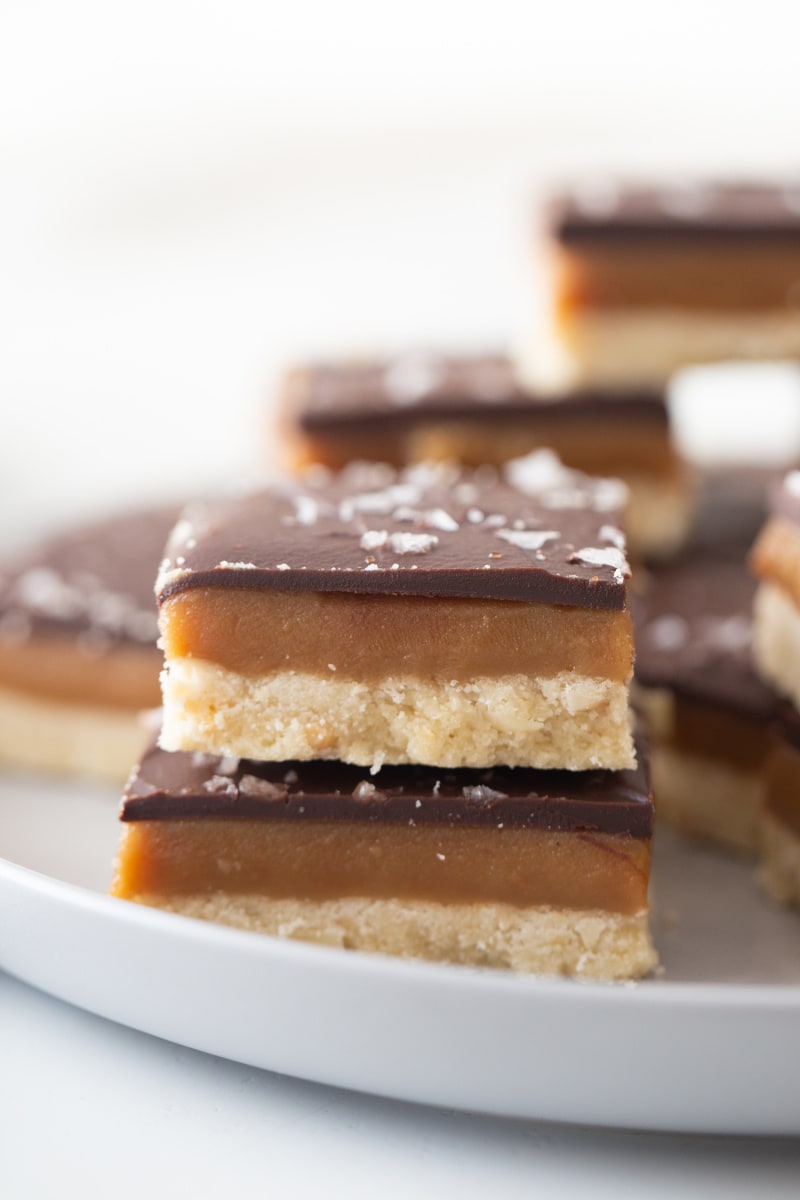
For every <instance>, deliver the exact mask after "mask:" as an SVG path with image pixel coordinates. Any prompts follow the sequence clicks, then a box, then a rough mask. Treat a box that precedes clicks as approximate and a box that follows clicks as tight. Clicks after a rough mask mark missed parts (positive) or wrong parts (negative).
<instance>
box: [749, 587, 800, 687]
mask: <svg viewBox="0 0 800 1200" xmlns="http://www.w3.org/2000/svg"><path fill="white" fill-rule="evenodd" d="M753 659H754V662H755V665H756V669H757V670H758V672H759V674H760V675H761V676H762V678H763V679H765V680H766V681H767V683H770V684H772V686H773V687H774V688H775V689H776V690H777V691H779V692H780V693H781V694H782V695H784V696H788V697H789V698H790V699H791V700H793V701H794V703H795V705H796V706H797V707H798V708H800V612H798V610H797V608H796V607H795V605H794V602H793V601H792V599H791V598H790V597H789V596H788V595H787V593H786V592H785V591H784V590H783V589H782V588H780V587H777V586H776V585H775V584H774V583H766V582H762V583H760V584H759V587H758V591H757V592H756V597H755V603H754V609H753Z"/></svg>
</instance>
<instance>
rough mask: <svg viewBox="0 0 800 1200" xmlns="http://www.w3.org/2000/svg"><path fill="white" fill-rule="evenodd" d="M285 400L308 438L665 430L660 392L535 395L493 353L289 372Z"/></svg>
mask: <svg viewBox="0 0 800 1200" xmlns="http://www.w3.org/2000/svg"><path fill="white" fill-rule="evenodd" d="M287 401H288V404H289V407H290V415H291V417H292V419H293V420H294V421H296V423H297V425H298V426H299V427H300V428H301V429H303V430H305V431H306V432H309V433H312V432H313V433H316V432H321V431H325V430H329V429H330V430H338V429H340V428H342V427H348V428H350V427H352V428H355V429H357V430H365V429H367V428H370V429H372V428H380V429H386V430H387V431H388V430H389V429H390V428H391V429H397V430H399V429H402V428H405V427H407V426H411V425H416V424H417V423H418V422H419V420H420V418H422V417H424V418H426V419H430V420H439V419H448V418H451V419H458V418H469V419H470V420H472V421H482V422H486V423H487V424H490V423H492V422H494V421H496V420H497V419H498V417H502V418H504V419H509V418H514V419H518V420H520V421H535V422H536V423H537V425H539V426H541V427H542V428H543V429H546V427H547V424H548V423H552V422H554V421H558V422H560V421H563V420H564V419H565V417H568V418H569V419H572V420H575V421H580V420H583V419H586V418H587V417H601V418H602V420H603V421H605V422H607V423H608V425H609V435H613V429H614V426H616V425H619V424H622V423H625V424H629V423H631V422H636V423H645V424H646V426H647V428H648V429H649V428H651V427H653V426H656V427H658V428H663V429H664V430H665V431H666V429H667V426H668V416H667V408H666V400H665V397H664V393H663V391H662V390H660V389H652V390H650V389H642V390H636V391H624V390H616V391H600V390H589V389H583V390H580V391H575V392H565V393H559V394H555V395H554V394H546V393H535V392H532V391H530V390H528V389H525V388H523V386H522V385H521V384H520V383H518V381H517V379H516V378H515V375H514V371H513V369H512V364H511V361H510V360H509V359H508V358H506V357H504V356H502V355H499V354H498V355H488V354H487V355H480V356H472V357H466V356H464V357H459V358H452V357H446V356H444V355H438V354H425V353H420V352H417V353H408V354H404V355H400V356H397V357H395V358H391V359H385V360H383V361H380V360H375V361H363V362H352V363H317V364H312V365H309V366H307V367H303V368H298V369H296V370H295V371H293V372H292V373H291V374H290V376H289V380H288V385H287Z"/></svg>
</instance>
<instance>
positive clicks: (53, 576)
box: [0, 509, 176, 781]
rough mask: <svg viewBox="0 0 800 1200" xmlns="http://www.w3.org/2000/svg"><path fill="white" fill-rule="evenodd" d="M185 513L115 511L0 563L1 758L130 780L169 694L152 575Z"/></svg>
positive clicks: (4, 760) (14, 762)
mask: <svg viewBox="0 0 800 1200" xmlns="http://www.w3.org/2000/svg"><path fill="white" fill-rule="evenodd" d="M175 517H176V512H175V510H174V509H170V510H168V511H166V510H157V511H146V512H138V513H132V514H128V515H125V516H119V517H114V518H112V519H110V520H106V521H102V522H99V523H96V524H92V525H90V526H85V527H82V528H80V529H77V530H72V531H70V532H67V533H64V534H62V535H60V536H58V537H54V538H53V539H52V540H50V541H48V542H47V543H45V544H43V545H41V546H39V547H37V548H36V549H35V550H33V551H30V552H28V553H26V554H24V555H23V556H21V557H20V558H18V559H17V560H15V561H13V562H9V563H8V564H6V565H5V566H3V567H0V762H3V763H6V764H8V765H12V766H22V767H31V768H36V769H44V770H51V771H57V772H76V773H80V774H86V775H93V776H97V777H99V778H108V779H112V780H115V781H118V780H122V779H125V777H126V776H127V773H128V771H129V770H130V765H131V762H133V761H134V760H135V759H136V758H137V756H138V755H139V754H140V753H141V751H142V749H143V747H144V746H145V745H146V742H147V737H148V733H147V732H146V731H145V730H143V728H142V727H141V726H140V722H139V713H140V710H142V709H146V708H153V707H157V706H158V704H159V702H160V695H159V687H158V676H159V671H160V669H161V654H160V653H159V651H158V650H157V648H156V638H157V636H158V627H157V615H156V606H155V604H154V601H153V577H154V575H155V572H156V570H157V569H158V563H159V561H160V559H161V557H162V555H163V551H164V543H165V542H166V539H167V534H168V533H169V531H170V529H171V528H172V526H173V525H174V522H175Z"/></svg>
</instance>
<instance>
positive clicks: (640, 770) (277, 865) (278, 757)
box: [113, 453, 655, 979]
mask: <svg viewBox="0 0 800 1200" xmlns="http://www.w3.org/2000/svg"><path fill="white" fill-rule="evenodd" d="M624 501H625V489H624V486H623V485H621V484H620V483H618V482H617V481H614V480H604V479H592V478H590V477H588V476H585V475H581V474H579V473H577V472H575V471H569V470H567V469H565V468H564V467H562V466H561V464H560V463H559V462H558V460H557V459H556V458H555V457H554V456H553V455H552V454H549V453H539V454H536V455H532V456H530V457H529V458H528V459H522V460H516V461H513V462H511V463H509V464H508V465H507V467H506V468H505V469H504V470H503V471H502V472H500V471H498V470H496V469H494V468H486V467H483V468H478V469H476V470H474V471H473V470H469V469H464V468H461V469H459V468H455V467H453V466H447V465H441V464H440V465H438V466H437V465H432V464H421V465H418V466H416V467H411V468H407V469H404V470H400V471H398V470H394V469H392V468H390V467H387V466H377V465H374V464H372V465H368V464H367V465H365V464H361V465H353V466H351V467H349V468H346V469H345V470H344V471H342V472H341V473H340V474H338V475H331V474H330V473H328V472H322V473H320V472H316V473H314V474H313V475H312V476H310V477H309V478H308V479H306V480H305V481H303V480H298V481H295V482H288V483H285V484H276V485H273V486H272V487H270V488H269V489H266V490H264V491H262V492H260V493H258V494H255V495H252V496H249V497H247V498H244V499H237V500H230V501H224V502H216V503H213V504H198V505H194V506H191V507H190V508H189V509H188V510H187V511H186V512H185V513H184V516H183V518H182V519H181V520H180V521H179V523H178V525H177V527H176V529H175V531H174V533H173V535H172V538H171V540H170V543H169V545H168V548H167V557H166V559H165V561H164V563H163V564H162V568H161V572H160V575H159V580H158V585H157V592H158V601H159V607H160V624H161V633H162V644H163V647H164V651H165V670H164V677H163V699H164V713H163V730H162V736H161V746H160V748H156V747H154V748H153V749H152V750H151V751H150V752H149V753H148V754H147V755H146V756H145V757H144V759H143V761H142V763H141V764H140V766H139V767H138V769H137V770H136V771H135V772H134V774H133V776H132V778H131V780H130V781H129V784H128V787H127V789H126V794H125V800H124V803H123V809H122V818H123V822H124V833H123V839H122V845H121V849H120V854H119V858H118V864H117V872H116V877H115V881H114V885H113V891H114V894H116V895H117V896H122V897H126V898H128V899H132V900H136V901H139V902H141V903H144V904H149V905H154V906H157V907H160V908H164V909H168V910H171V911H175V912H181V913H186V914H190V915H193V916H198V917H203V918H206V919H210V920H217V921H221V922H224V923H227V924H230V925H234V926H238V927H241V928H245V929H250V930H257V931H261V932H267V933H272V934H278V935H282V936H289V937H296V938H301V939H305V940H309V941H316V942H323V943H328V944H333V945H339V946H345V947H351V948H357V949H366V950H377V951H383V952H387V953H392V954H398V955H411V956H417V957H422V958H428V959H436V960H447V961H455V962H462V963H473V964H485V965H493V966H506V967H511V968H514V969H519V970H529V971H539V972H548V973H556V974H572V975H578V976H587V977H597V978H612V979H614V978H635V977H638V976H640V975H642V974H644V973H646V972H647V971H648V970H650V969H651V968H652V967H653V965H654V962H655V954H654V951H653V948H652V943H651V940H650V934H649V929H648V918H647V883H648V877H649V866H650V838H651V832H652V817H653V805H652V795H651V793H650V788H649V782H648V772H647V764H646V762H645V761H643V757H642V748H641V747H639V759H638V763H637V748H636V746H635V745H634V739H633V737H632V734H631V723H630V717H629V705H628V698H629V697H628V693H629V683H630V678H631V673H632V667H633V637H632V623H631V615H630V610H629V605H628V596H627V587H628V576H629V568H628V565H627V561H626V557H625V539H624V536H623V533H622V531H621V528H620V525H621V520H622V509H623V506H624Z"/></svg>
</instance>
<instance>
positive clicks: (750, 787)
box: [650, 742, 766, 854]
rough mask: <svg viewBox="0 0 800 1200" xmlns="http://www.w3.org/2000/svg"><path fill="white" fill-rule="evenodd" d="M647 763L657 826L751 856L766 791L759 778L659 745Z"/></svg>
mask: <svg viewBox="0 0 800 1200" xmlns="http://www.w3.org/2000/svg"><path fill="white" fill-rule="evenodd" d="M650 763H651V769H652V772H653V791H654V793H655V796H656V812H657V816H658V820H659V821H662V822H663V823H664V824H666V825H669V826H671V827H672V828H673V829H676V830H677V831H678V832H679V833H682V834H684V835H686V836H688V837H692V838H698V839H700V840H702V841H707V842H711V843H713V844H714V845H717V846H721V847H723V848H724V849H726V850H737V851H743V852H745V853H747V854H755V852H756V851H757V849H758V844H759V824H760V818H761V812H762V806H763V803H764V797H765V791H766V784H765V780H764V776H763V774H762V773H761V772H756V771H745V770H743V769H742V768H741V767H738V766H731V765H729V764H728V763H725V762H722V761H720V760H719V759H717V758H712V757H710V756H709V755H701V754H690V753H687V752H686V751H684V750H679V749H676V748H675V747H673V746H665V745H660V744H659V743H658V742H655V743H652V744H651V749H650Z"/></svg>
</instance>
